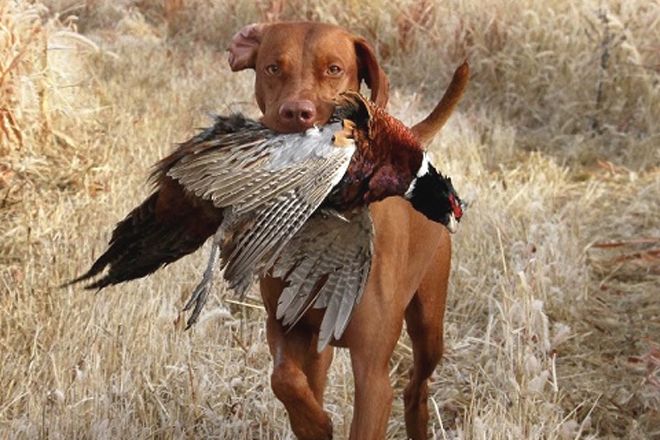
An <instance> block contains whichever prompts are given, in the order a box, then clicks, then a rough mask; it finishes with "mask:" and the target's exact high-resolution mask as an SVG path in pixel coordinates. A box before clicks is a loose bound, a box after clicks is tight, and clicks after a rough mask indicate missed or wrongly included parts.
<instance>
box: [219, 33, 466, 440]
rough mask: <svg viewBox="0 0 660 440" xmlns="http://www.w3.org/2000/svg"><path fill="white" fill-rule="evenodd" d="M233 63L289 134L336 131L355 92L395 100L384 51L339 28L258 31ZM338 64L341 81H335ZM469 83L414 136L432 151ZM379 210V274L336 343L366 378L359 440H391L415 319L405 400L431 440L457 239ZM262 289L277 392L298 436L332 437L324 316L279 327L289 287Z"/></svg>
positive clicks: (232, 56) (455, 85)
mask: <svg viewBox="0 0 660 440" xmlns="http://www.w3.org/2000/svg"><path fill="white" fill-rule="evenodd" d="M229 62H230V66H231V67H232V70H242V69H245V68H253V69H255V70H256V82H255V93H256V98H257V103H258V104H259V107H260V109H261V110H262V112H263V118H262V122H263V123H264V124H265V125H266V126H268V127H269V128H271V129H273V130H276V131H280V132H295V131H302V130H304V129H306V128H308V127H310V126H311V125H313V124H315V123H323V122H325V121H327V119H328V118H329V116H330V113H331V111H332V105H331V103H332V101H333V99H334V98H335V97H336V96H337V95H338V94H339V93H341V92H343V91H346V90H354V91H356V90H359V87H360V82H361V80H364V81H365V82H366V83H367V85H368V86H369V87H370V89H371V92H372V94H371V98H372V100H373V101H375V102H376V103H378V104H379V105H380V106H382V107H384V106H385V105H386V103H387V99H388V81H387V77H386V76H385V73H384V72H383V70H382V69H381V68H380V66H379V65H378V63H377V60H376V58H375V53H374V50H373V49H372V48H371V47H370V46H369V45H368V43H367V42H366V41H365V40H364V39H362V38H360V37H356V36H355V35H353V34H351V33H350V32H348V31H346V30H345V29H343V28H340V27H337V26H332V25H326V24H320V23H306V22H300V23H277V24H254V25H249V26H246V27H245V28H244V29H243V30H241V32H239V33H238V34H236V36H235V37H234V39H233V40H232V43H231V45H230V48H229ZM274 65H275V66H277V67H272V66H274ZM332 65H336V66H337V67H339V68H340V69H341V74H339V75H336V74H334V72H335V69H334V68H331V67H330V66H332ZM468 74H469V71H468V67H467V64H466V63H464V64H463V65H462V66H461V67H459V68H458V69H457V70H456V73H455V74H454V78H453V79H452V83H451V85H450V87H449V88H448V90H447V92H446V93H445V96H444V97H443V99H442V100H441V101H440V103H439V104H438V106H437V107H436V108H435V110H434V111H433V112H432V113H431V114H430V115H429V116H428V117H427V118H426V119H425V120H424V121H422V122H420V123H419V124H417V125H416V126H414V127H413V132H414V133H415V134H416V135H417V137H418V138H419V140H420V142H422V143H423V144H427V143H428V142H430V141H431V139H432V138H433V136H434V135H435V134H436V133H437V132H438V131H439V130H440V128H441V127H442V125H443V124H444V123H445V121H446V120H447V118H448V117H449V115H450V114H451V112H452V111H453V109H454V107H455V106H456V104H457V103H458V100H459V99H460V97H461V95H462V93H463V90H464V88H465V86H466V84H467V78H468ZM292 115H293V116H292ZM310 115H311V117H310ZM370 209H371V214H372V217H373V222H374V227H375V238H374V258H373V262H372V268H371V273H370V276H369V280H368V283H367V287H366V290H365V293H364V296H363V297H362V300H361V302H360V304H359V305H358V306H357V308H356V309H355V312H354V314H353V317H352V318H351V321H350V323H349V325H348V327H347V329H346V331H345V333H344V335H343V337H342V338H341V340H340V341H336V342H335V344H334V345H336V346H342V347H347V348H348V349H349V350H350V355H351V360H352V367H353V374H354V376H355V404H354V406H355V409H354V414H353V421H352V423H351V433H350V438H351V439H353V440H358V439H359V440H369V439H382V438H384V437H385V433H386V428H387V419H388V417H389V414H390V408H391V402H392V387H391V384H390V381H389V369H388V362H389V360H390V357H391V355H392V352H393V350H394V347H395V345H396V343H397V340H398V338H399V335H400V333H401V329H402V327H403V321H404V319H405V320H406V322H407V330H408V333H409V334H410V337H411V340H412V345H413V352H414V366H413V368H412V370H411V377H410V382H409V384H408V386H407V387H406V390H405V395H404V400H405V419H406V430H407V433H408V436H409V437H410V438H412V439H426V438H427V424H428V417H429V416H428V409H427V393H428V385H427V380H428V378H429V376H430V375H431V373H432V372H433V370H434V368H435V367H436V365H437V363H438V362H439V360H440V358H441V356H442V332H443V319H444V310H445V302H446V296H447V282H448V278H449V269H450V260H451V240H450V237H449V233H448V232H447V229H446V228H445V227H444V226H442V225H440V224H437V223H433V222H431V221H429V220H427V219H426V218H425V217H424V216H423V215H422V214H420V213H418V212H416V211H415V210H414V209H413V208H412V207H411V205H410V203H409V202H407V201H406V200H404V199H402V198H398V197H392V198H388V199H386V200H384V201H382V202H379V203H374V204H373V205H371V208H370ZM260 287H261V294H262V297H263V301H264V304H265V306H266V310H267V312H268V322H267V337H268V344H269V347H270V351H271V354H272V356H273V373H272V377H271V383H272V387H273V391H274V393H275V395H276V396H277V398H278V399H279V400H281V401H282V403H283V404H284V405H285V407H286V409H287V411H288V413H289V418H290V421H291V427H292V429H293V431H294V433H295V434H296V436H297V437H298V438H300V439H329V438H331V437H332V423H331V420H330V418H329V416H328V414H327V413H326V412H325V411H324V410H323V391H324V388H325V385H326V377H327V370H328V368H329V366H330V363H331V361H332V356H333V348H332V347H328V348H326V349H325V350H324V351H323V352H322V353H317V352H316V339H317V336H318V328H319V324H320V320H321V317H322V311H318V310H311V311H309V312H308V313H307V315H305V317H304V318H303V320H302V321H301V322H300V323H299V324H298V325H297V326H296V327H294V328H293V329H291V330H289V331H287V330H286V329H284V328H283V327H282V325H281V324H280V322H279V321H278V320H277V319H276V318H275V311H276V309H277V301H278V298H279V296H280V294H281V293H282V289H283V287H284V286H283V283H282V281H281V280H278V279H274V278H269V277H265V278H263V279H261V282H260Z"/></svg>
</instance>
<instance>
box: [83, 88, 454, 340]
mask: <svg viewBox="0 0 660 440" xmlns="http://www.w3.org/2000/svg"><path fill="white" fill-rule="evenodd" d="M152 177H153V181H154V182H155V185H156V187H157V191H156V192H155V193H154V194H153V195H152V196H151V197H149V198H148V199H147V200H146V201H145V202H144V203H143V204H142V205H141V206H140V207H138V208H136V209H135V210H134V211H133V212H131V214H129V216H128V217H127V218H126V219H125V220H124V221H122V222H121V223H120V224H119V225H118V226H117V228H116V229H115V231H114V233H113V237H112V239H111V242H110V246H109V248H108V250H107V251H106V252H105V253H104V254H103V255H102V256H101V257H100V258H99V259H98V260H97V261H96V262H95V263H94V265H93V266H92V268H91V269H90V270H89V271H88V272H87V273H86V274H85V275H83V276H82V277H80V278H78V279H77V280H76V281H81V280H84V279H87V278H90V277H92V276H94V275H97V274H99V273H100V272H101V271H102V270H103V269H104V268H105V267H106V266H109V270H108V273H107V274H106V275H105V276H103V277H101V278H100V279H99V280H98V281H96V282H94V283H92V284H91V285H90V286H89V287H90V288H99V289H100V288H103V287H105V286H107V285H109V284H116V283H118V282H122V281H126V280H129V279H133V278H137V277H141V276H144V275H147V274H149V273H151V272H153V271H155V270H156V269H158V268H159V267H161V266H162V265H164V264H168V263H170V262H172V261H175V260H177V259H178V258H180V257H181V256H183V255H186V254H188V253H190V252H193V251H194V250H195V249H197V248H198V247H199V246H201V245H202V244H203V242H204V241H205V240H206V239H207V238H208V237H210V236H211V235H214V234H215V235H214V245H213V248H212V252H211V258H210V260H209V264H208V267H207V270H206V271H205V274H204V278H203V281H202V282H201V283H200V285H199V286H198V287H197V289H195V292H194V293H193V296H192V299H191V301H190V302H189V303H188V305H187V306H186V308H189V307H192V306H193V305H194V307H195V309H194V311H193V314H192V316H191V319H190V321H189V322H190V323H192V322H194V321H195V320H196V319H197V316H198V314H199V312H200V310H201V308H202V306H203V305H204V303H205V301H206V295H207V292H208V287H209V285H210V282H211V279H212V274H213V272H214V270H215V265H216V262H217V261H218V259H217V252H218V249H219V250H220V261H221V265H222V267H223V268H224V275H223V276H224V278H225V279H226V280H227V282H228V284H229V286H230V287H231V288H232V289H234V290H235V291H236V292H238V293H243V292H245V290H246V289H247V288H248V287H249V285H250V283H251V282H252V280H253V278H254V275H262V274H265V273H266V272H267V271H269V270H272V274H273V275H274V276H275V277H280V278H282V279H284V280H285V281H287V282H288V285H287V287H286V288H285V289H284V291H283V293H282V295H281V297H280V299H279V302H278V309H277V317H278V319H281V320H282V322H283V324H285V325H294V324H295V323H296V322H297V321H298V320H299V319H300V318H301V317H302V316H303V315H304V313H305V312H306V311H307V310H308V309H309V308H310V307H315V308H322V309H325V314H324V319H323V322H322V324H321V328H320V335H319V342H318V344H319V349H322V348H323V347H324V346H325V345H326V344H327V343H328V342H329V341H330V340H331V339H332V338H333V337H334V338H336V339H338V338H339V337H340V336H341V334H342V333H343V331H344V329H345V327H346V325H347V324H348V321H349V318H350V316H351V312H352V310H353V307H354V306H355V304H356V303H357V302H358V301H359V299H360V295H361V293H362V291H363V289H364V286H365V284H366V280H367V276H368V274H369V268H370V264H371V253H372V250H371V241H372V225H371V219H370V217H369V213H368V209H367V206H368V205H369V204H370V203H373V202H376V201H379V200H383V199H384V198H386V197H390V196H396V195H399V196H404V197H406V198H408V199H409V200H410V201H411V203H412V204H413V206H414V207H415V208H416V209H417V210H419V211H420V212H422V213H423V214H425V215H426V216H427V217H428V218H430V219H431V220H434V221H436V222H440V223H443V224H445V225H447V224H448V223H449V222H450V219H452V217H457V218H456V219H457V220H458V219H459V218H460V215H461V214H462V212H461V205H460V199H458V196H457V195H456V193H455V191H454V189H453V187H452V186H451V181H450V180H449V179H446V178H444V177H443V176H442V175H440V174H438V173H437V172H436V170H435V168H433V166H432V165H430V164H429V162H428V158H427V156H426V153H425V152H424V150H423V148H422V147H421V146H420V144H419V142H418V141H417V139H416V138H415V137H414V135H413V134H412V133H411V132H410V131H409V130H408V129H407V128H406V127H405V126H404V125H403V124H402V123H401V122H399V121H398V120H396V119H394V118H393V117H391V116H390V115H388V114H387V113H385V111H384V110H382V109H380V108H378V107H376V106H375V105H373V104H371V103H369V102H368V101H366V100H365V99H364V98H362V97H361V96H360V95H358V94H356V93H350V94H347V95H344V96H343V97H342V99H341V101H340V102H339V104H338V106H337V108H336V110H335V113H334V115H333V118H332V119H331V120H330V121H329V123H328V124H327V125H325V126H323V127H314V128H312V129H309V130H307V131H306V132H305V133H303V134H284V135H282V134H277V133H275V132H272V131H270V130H268V129H266V128H264V127H263V126H262V125H261V124H259V123H258V122H256V121H253V120H250V119H247V118H245V117H243V116H241V115H233V116H230V117H218V118H217V119H216V123H215V125H214V126H213V127H212V128H210V129H207V130H205V131H204V132H202V133H200V134H199V135H198V136H196V137H194V138H193V139H191V140H190V141H188V142H186V143H184V144H182V145H180V146H179V148H178V149H177V150H176V151H175V152H174V153H172V154H171V155H170V156H168V157H167V158H165V159H163V160H162V161H161V162H159V164H158V165H157V167H156V170H155V172H154V174H153V176H152Z"/></svg>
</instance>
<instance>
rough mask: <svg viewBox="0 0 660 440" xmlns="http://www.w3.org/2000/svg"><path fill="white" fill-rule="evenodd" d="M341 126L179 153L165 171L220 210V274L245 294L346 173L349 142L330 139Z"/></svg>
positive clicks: (353, 150)
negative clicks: (255, 277) (257, 276)
mask: <svg viewBox="0 0 660 440" xmlns="http://www.w3.org/2000/svg"><path fill="white" fill-rule="evenodd" d="M340 129H341V124H332V125H330V126H327V127H324V128H322V129H316V128H314V129H311V131H308V132H306V133H305V134H304V135H301V134H290V135H280V136H275V137H270V138H268V137H264V138H261V139H256V140H249V139H248V142H247V143H246V144H237V143H231V144H227V143H225V144H218V145H217V146H213V147H209V148H204V149H203V150H201V151H199V152H197V153H196V154H189V155H186V156H184V157H182V158H181V159H180V160H179V161H177V162H176V163H175V164H173V165H172V166H171V167H170V168H169V171H168V172H167V175H168V176H169V177H172V178H174V179H176V180H178V181H179V182H180V183H181V184H182V185H183V186H184V188H185V189H186V190H188V191H190V192H191V193H193V194H195V195H196V196H198V197H201V198H203V199H207V200H211V201H212V202H213V204H214V205H215V206H217V207H219V208H225V214H224V219H223V222H222V225H221V226H220V232H221V235H222V237H221V240H220V241H221V260H222V264H223V266H224V267H225V273H224V278H225V279H226V280H227V281H228V282H229V285H230V287H232V288H233V289H234V290H235V291H236V292H237V293H244V292H245V290H246V289H247V288H248V287H249V285H250V282H251V281H252V278H253V276H254V275H256V274H260V273H263V272H264V271H265V270H267V269H269V268H270V267H271V266H272V265H273V264H274V263H275V261H276V260H277V257H278V256H279V254H280V252H282V250H283V249H284V248H285V246H286V245H287V243H289V241H290V240H291V238H292V237H293V236H294V235H295V234H296V232H298V231H299V230H300V228H301V227H302V226H303V225H304V224H305V222H306V221H307V220H308V219H309V217H310V216H311V215H312V214H313V213H314V211H316V209H317V208H318V207H319V206H320V205H321V203H322V202H323V200H324V199H325V197H326V196H327V195H328V193H329V192H330V190H331V189H332V188H333V187H334V186H335V185H336V184H337V183H338V182H339V180H340V179H341V178H342V176H343V175H344V174H345V173H346V170H347V168H348V165H349V163H350V160H351V157H352V156H353V153H354V152H355V146H354V145H349V146H346V147H339V146H337V145H335V144H334V142H333V136H334V133H335V132H336V131H338V130H340Z"/></svg>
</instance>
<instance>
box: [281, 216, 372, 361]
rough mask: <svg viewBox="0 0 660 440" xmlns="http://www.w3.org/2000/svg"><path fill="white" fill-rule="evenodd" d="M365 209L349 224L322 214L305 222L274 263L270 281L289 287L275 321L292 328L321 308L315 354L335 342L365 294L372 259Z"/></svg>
mask: <svg viewBox="0 0 660 440" xmlns="http://www.w3.org/2000/svg"><path fill="white" fill-rule="evenodd" d="M372 237H373V226H372V223H371V217H370V215H369V210H368V209H367V208H361V209H359V210H357V211H356V212H354V213H353V215H352V216H350V217H348V218H343V217H340V216H338V215H333V214H332V213H329V214H328V213H324V212H320V213H317V214H315V215H314V216H313V217H312V218H311V219H309V220H308V221H307V223H306V224H305V226H304V227H303V228H302V229H301V230H300V232H299V233H298V234H296V235H295V236H294V237H293V238H292V240H291V242H290V243H289V245H288V246H287V247H286V249H285V250H284V251H283V252H282V254H281V256H280V259H279V260H278V261H277V263H276V265H275V267H274V272H273V275H274V276H275V277H282V278H285V280H286V281H288V283H289V284H288V286H287V287H286V288H285V289H284V291H283V292H282V295H281V296H280V299H279V302H278V305H277V312H276V313H277V314H276V316H277V318H278V319H281V320H282V323H283V324H284V325H285V326H289V327H291V326H293V325H295V324H296V323H297V322H298V321H299V320H300V318H302V316H303V315H304V314H305V312H306V311H307V310H308V309H309V308H310V307H315V308H325V309H326V310H325V314H324V316H323V321H322V322H321V327H320V330H319V340H318V346H317V348H318V350H319V351H321V350H323V349H324V348H325V347H326V345H327V344H328V343H329V342H330V341H331V340H332V338H335V339H339V338H340V337H341V335H342V334H343V333H344V330H345V329H346V326H347V325H348V321H349V318H350V317H351V314H352V312H353V308H354V307H355V305H356V304H357V303H358V302H359V301H360V297H361V295H362V292H363V291H364V287H365V284H366V282H367V277H368V275H369V269H370V265H371V255H372Z"/></svg>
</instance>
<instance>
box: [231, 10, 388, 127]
mask: <svg viewBox="0 0 660 440" xmlns="http://www.w3.org/2000/svg"><path fill="white" fill-rule="evenodd" d="M228 51H229V65H230V66H231V69H232V70H233V71H238V70H243V69H248V68H250V69H254V70H255V71H256V79H255V93H256V97H257V103H258V104H259V108H260V109H261V111H262V113H263V115H264V116H263V118H262V122H263V123H264V124H265V125H266V126H267V127H269V128H271V129H272V130H275V131H278V132H283V133H289V132H297V131H303V130H305V129H307V128H309V127H311V126H312V125H314V124H317V123H318V124H323V123H325V122H326V121H327V120H328V119H329V118H330V116H331V115H332V111H333V108H334V106H333V100H334V98H335V97H336V96H337V95H339V94H340V93H341V92H344V91H346V90H354V91H358V90H359V89H360V83H361V81H364V82H365V83H366V84H367V86H368V87H369V88H370V89H371V99H372V100H373V101H374V102H376V103H377V104H378V105H379V106H381V107H384V106H385V105H386V104H387V99H388V92H389V83H388V80H387V76H386V75H385V72H384V71H383V69H381V67H380V65H379V64H378V61H377V60H376V55H375V53H374V50H373V48H372V47H371V46H370V45H369V44H368V43H367V42H366V40H364V38H361V37H357V36H355V35H353V34H351V33H350V32H348V31H347V30H345V29H343V28H341V27H339V26H333V25H329V24H321V23H310V22H293V23H257V24H251V25H248V26H246V27H244V28H243V29H241V31H239V32H238V33H237V34H236V35H234V37H233V38H232V41H231V44H230V46H229V49H228Z"/></svg>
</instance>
